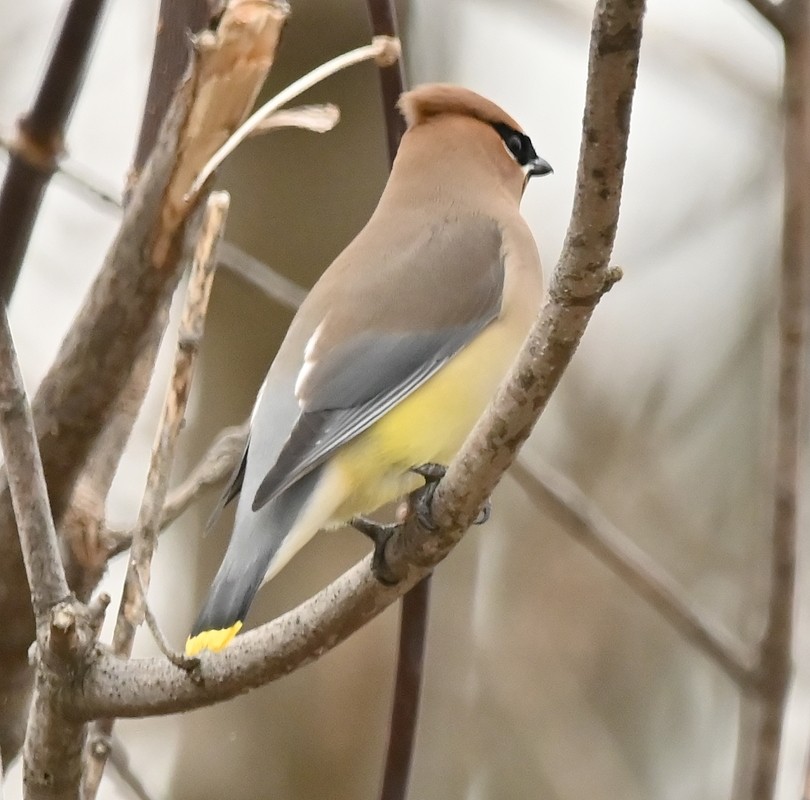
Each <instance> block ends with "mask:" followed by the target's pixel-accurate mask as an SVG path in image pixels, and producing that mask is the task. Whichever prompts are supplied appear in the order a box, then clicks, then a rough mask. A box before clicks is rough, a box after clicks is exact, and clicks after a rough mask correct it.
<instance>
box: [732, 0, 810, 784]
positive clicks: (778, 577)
mask: <svg viewBox="0 0 810 800" xmlns="http://www.w3.org/2000/svg"><path fill="white" fill-rule="evenodd" d="M793 10H794V11H795V14H794V16H795V19H794V23H795V28H794V29H793V32H792V35H791V36H790V37H788V38H786V43H785V88H784V105H785V110H786V118H785V143H784V154H783V155H784V167H785V215H784V228H783V232H782V266H781V273H780V279H779V315H778V322H779V362H778V377H777V386H778V388H777V399H776V426H775V453H774V475H773V511H772V514H773V516H772V523H771V525H772V527H771V548H772V550H771V576H770V577H771V586H770V599H769V602H768V616H767V621H766V625H765V632H764V635H763V638H762V642H761V645H760V664H759V668H760V673H761V678H762V682H761V693H762V700H761V706H760V708H759V709H758V713H757V715H756V716H757V720H756V732H755V736H756V753H755V755H754V758H753V759H752V762H753V763H749V764H742V763H739V762H738V774H737V778H736V781H737V785H738V787H739V786H740V785H741V784H747V785H746V786H745V788H746V790H747V795H746V796H747V797H750V798H752V800H753V799H754V798H756V800H769V799H770V798H773V797H775V795H776V781H777V777H778V770H779V752H780V745H781V740H782V731H783V724H784V713H785V704H786V701H787V695H788V691H789V688H790V679H791V672H792V650H793V626H794V617H793V614H794V610H793V606H794V602H795V584H796V559H797V552H796V537H797V525H798V519H797V497H798V491H799V473H800V468H799V467H800V450H799V448H800V442H801V441H802V431H803V430H804V429H805V428H804V426H803V420H804V415H803V413H802V408H803V393H804V392H803V389H804V378H805V368H806V363H807V348H806V315H807V309H808V301H809V300H810V5H808V3H806V2H802V3H797V4H795V6H794V7H793ZM741 771H743V772H744V773H745V774H746V775H748V776H750V779H749V781H744V780H743V778H742V777H741Z"/></svg>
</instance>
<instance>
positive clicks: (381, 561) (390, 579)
mask: <svg viewBox="0 0 810 800" xmlns="http://www.w3.org/2000/svg"><path fill="white" fill-rule="evenodd" d="M349 524H350V525H351V526H352V527H353V528H355V529H356V530H358V531H360V533H362V534H364V535H365V536H368V538H369V539H371V541H372V542H374V555H373V556H372V559H371V569H372V572H373V573H374V576H375V577H376V578H377V580H378V581H379V582H380V583H382V584H383V585H384V586H394V585H395V584H396V583H398V580H397V578H396V577H395V576H394V575H393V574H392V573H391V570H390V569H389V567H388V564H387V562H386V560H385V546H386V545H387V544H388V540H389V539H390V538H391V537H392V536H393V535H394V534H395V533H396V532H397V530H399V528H400V527H401V524H400V523H399V522H391V523H388V524H384V523H382V522H375V521H374V520H373V519H369V518H368V517H361V516H356V517H352V518H351V520H350V521H349Z"/></svg>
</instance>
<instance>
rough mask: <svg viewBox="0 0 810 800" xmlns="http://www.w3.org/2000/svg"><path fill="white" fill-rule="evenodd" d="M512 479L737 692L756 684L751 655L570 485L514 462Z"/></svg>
mask: <svg viewBox="0 0 810 800" xmlns="http://www.w3.org/2000/svg"><path fill="white" fill-rule="evenodd" d="M511 475H512V477H514V478H515V479H516V480H517V482H518V483H520V484H521V485H523V486H524V488H526V489H527V490H528V493H529V495H530V497H531V498H532V499H533V500H534V499H539V498H538V495H541V496H542V498H543V499H544V500H545V501H546V502H547V503H550V504H551V505H552V506H553V509H554V512H555V513H556V514H557V515H559V516H560V517H561V518H562V520H563V522H564V528H565V531H566V533H568V534H569V535H571V536H573V537H574V538H575V539H576V540H577V541H578V542H580V543H581V544H582V545H584V546H585V547H587V548H588V550H590V551H591V553H593V554H594V555H595V556H596V558H598V559H599V561H600V562H601V563H603V564H604V565H605V566H607V567H608V568H609V569H610V570H611V571H612V572H613V573H615V574H616V575H618V576H619V577H620V578H621V579H622V580H623V581H624V582H625V583H626V584H627V585H628V586H629V587H630V588H631V589H632V590H633V591H634V592H636V593H637V594H638V595H639V596H640V597H642V598H643V599H644V600H645V601H646V602H648V603H649V604H650V605H651V606H652V607H653V608H655V609H656V610H657V611H658V612H659V613H660V614H661V615H662V616H663V617H664V618H665V619H666V620H667V621H668V622H669V623H670V624H671V625H672V626H673V627H674V628H675V630H677V631H678V632H679V633H680V634H681V635H682V636H683V637H684V638H685V639H686V640H687V641H688V642H690V643H691V644H693V645H695V646H696V647H697V648H698V649H699V650H700V651H701V652H702V653H703V654H704V655H706V656H707V657H708V658H710V659H711V660H712V662H713V663H715V664H717V665H718V666H719V667H720V668H721V669H722V670H723V671H724V672H725V673H726V674H727V675H728V676H729V677H730V678H731V679H732V680H733V681H734V682H735V683H736V684H737V685H738V686H739V687H740V688H742V689H743V690H750V689H752V688H753V687H755V686H756V684H757V681H758V679H759V672H758V670H757V668H756V667H757V665H756V663H755V659H754V656H753V653H751V652H750V651H748V650H747V649H746V648H745V647H744V646H743V645H742V643H741V642H739V641H737V640H736V639H734V638H733V637H732V636H730V635H729V634H728V633H727V632H726V631H725V630H723V629H722V628H721V627H719V626H718V625H716V624H715V623H714V622H712V621H711V620H710V619H708V618H707V617H706V616H705V615H704V614H703V613H702V612H701V611H700V609H699V608H698V607H697V606H696V605H695V604H694V603H693V602H692V601H691V600H690V599H689V597H688V596H687V594H686V593H685V592H684V591H683V589H682V588H681V587H680V586H679V585H678V584H677V583H676V582H675V581H674V580H673V579H672V578H671V577H670V576H669V575H668V574H667V573H666V572H665V571H664V570H663V569H662V568H661V567H660V566H659V565H658V564H657V563H656V562H655V561H654V560H653V559H652V558H650V556H648V555H647V554H646V553H645V552H644V551H643V550H642V549H641V548H640V547H638V546H637V545H636V544H635V543H634V542H633V541H632V540H631V539H630V538H628V537H627V536H626V535H625V534H624V533H622V531H620V530H619V529H618V528H616V526H615V525H613V523H611V522H610V520H608V519H607V517H605V515H604V514H603V513H602V511H601V510H600V509H599V508H597V507H596V506H595V505H594V503H593V502H592V501H591V500H590V499H589V498H588V496H587V495H586V494H585V493H584V492H582V491H581V490H580V488H579V487H578V486H577V485H576V484H574V482H573V481H571V480H569V479H568V478H566V477H565V476H564V475H561V474H560V473H558V472H557V471H556V470H554V469H552V468H551V467H549V466H546V465H541V464H537V463H532V464H531V465H529V464H528V463H527V462H526V460H525V459H518V460H517V461H516V462H515V464H514V465H513V466H512V472H511Z"/></svg>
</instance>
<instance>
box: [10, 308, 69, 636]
mask: <svg viewBox="0 0 810 800" xmlns="http://www.w3.org/2000/svg"><path fill="white" fill-rule="evenodd" d="M0 441H2V446H3V458H4V461H5V476H6V481H7V482H8V488H9V490H10V492H11V500H12V503H13V504H14V516H15V518H16V520H17V530H18V531H19V537H20V546H21V549H22V555H23V561H24V562H25V572H26V575H27V576H28V586H29V588H30V593H31V604H32V606H33V608H34V616H35V617H36V621H37V625H38V626H41V625H42V624H43V623H44V622H45V620H46V619H47V616H48V613H49V612H50V610H51V609H52V608H53V607H54V606H55V605H56V604H57V603H59V602H60V601H61V600H64V599H65V598H66V597H67V596H68V593H69V592H68V586H67V580H66V579H65V572H64V570H63V569H62V560H61V558H60V556H59V544H58V542H57V540H56V530H55V528H54V525H53V518H52V517H51V510H50V508H49V507H48V490H47V488H46V486H45V474H44V473H43V471H42V462H41V460H40V458H39V447H38V446H37V440H36V433H35V431H34V418H33V415H32V413H31V407H30V406H29V404H28V398H27V397H26V394H25V389H24V388H23V382H22V375H21V374H20V366H19V364H18V363H17V354H16V352H15V351H14V342H13V341H12V339H11V331H10V330H9V327H8V318H7V316H6V311H5V308H0Z"/></svg>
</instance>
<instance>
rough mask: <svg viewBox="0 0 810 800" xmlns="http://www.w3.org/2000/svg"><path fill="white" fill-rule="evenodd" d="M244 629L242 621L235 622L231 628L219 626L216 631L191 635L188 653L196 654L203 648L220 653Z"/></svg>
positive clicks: (187, 644) (188, 640)
mask: <svg viewBox="0 0 810 800" xmlns="http://www.w3.org/2000/svg"><path fill="white" fill-rule="evenodd" d="M240 630H242V623H241V622H234V624H233V625H231V627H230V628H219V629H218V630H214V631H202V633H198V634H197V635H196V636H189V637H188V639H186V655H187V656H196V655H198V654H199V653H201V652H202V651H203V650H210V651H211V652H212V653H218V652H219V651H220V650H222V649H223V648H224V647H226V646H227V645H228V644H229V643H230V641H231V639H233V637H234V636H236V634H237V633H239V631H240Z"/></svg>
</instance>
